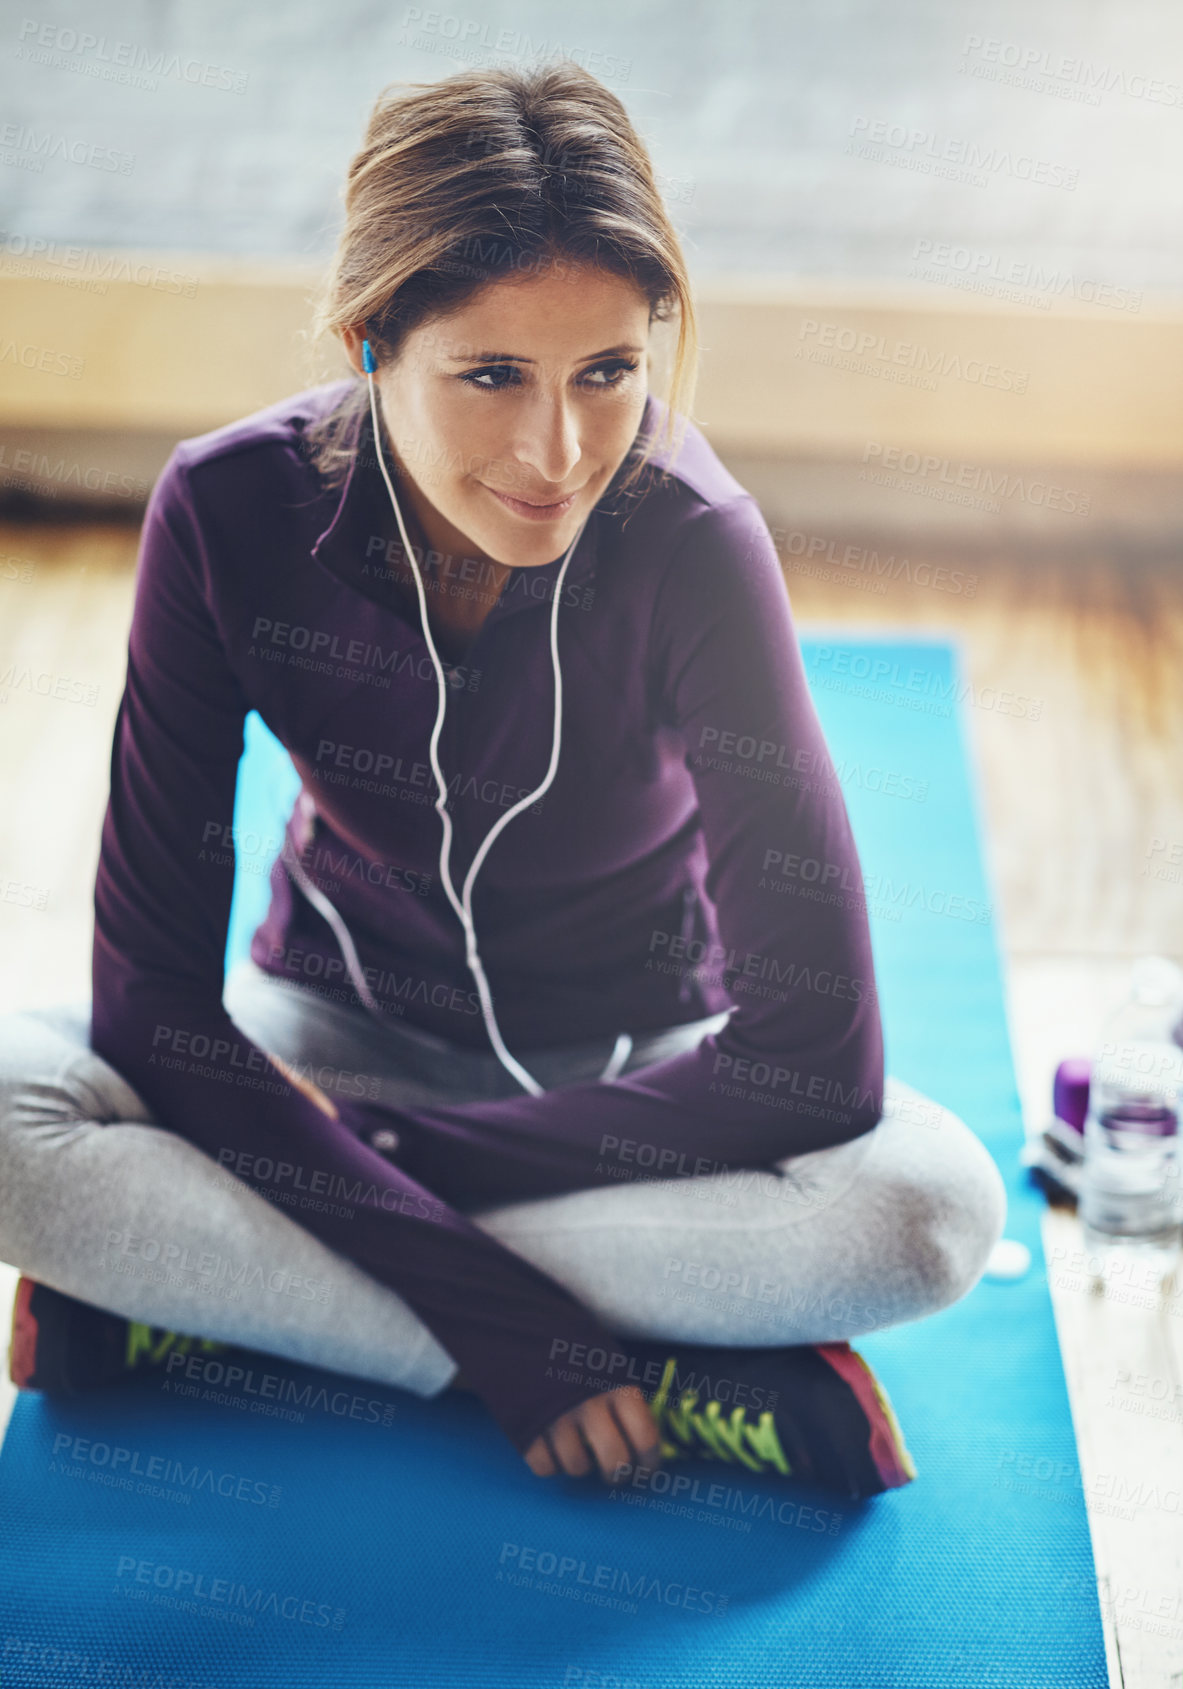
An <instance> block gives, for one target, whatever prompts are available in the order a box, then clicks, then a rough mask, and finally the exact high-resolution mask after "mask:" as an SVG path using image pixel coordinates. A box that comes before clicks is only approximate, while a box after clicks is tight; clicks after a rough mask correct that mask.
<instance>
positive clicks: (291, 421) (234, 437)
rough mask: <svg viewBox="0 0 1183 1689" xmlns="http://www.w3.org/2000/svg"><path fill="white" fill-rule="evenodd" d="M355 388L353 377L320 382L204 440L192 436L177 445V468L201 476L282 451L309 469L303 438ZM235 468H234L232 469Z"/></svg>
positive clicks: (221, 427) (215, 430) (213, 431)
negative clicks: (207, 469) (202, 472)
mask: <svg viewBox="0 0 1183 1689" xmlns="http://www.w3.org/2000/svg"><path fill="white" fill-rule="evenodd" d="M353 386H354V381H353V378H352V377H349V376H347V377H345V378H344V379H342V380H339V381H326V382H321V383H319V384H318V385H317V386H314V387H305V388H302V389H301V390H300V392H298V393H289V394H288V395H287V396H286V397H285V398H282V399H276V400H274V401H273V402H272V403H271V404H269V405H263V406H261V407H260V409H258V410H255V411H251V412H250V413H249V414H248V415H246V416H242V417H237V418H235V419H234V420H233V421H232V422H224V423H222V424H220V425H219V426H218V427H217V428H210V429H208V430H207V431H206V432H205V433H203V434H192V435H188V436H186V437H185V438H184V439H181V440H178V441H177V443H176V445H175V446H174V448H173V452H172V459H173V460H174V461H175V463H176V465H177V467H178V468H182V469H184V470H186V471H190V472H191V471H194V470H198V471H199V470H201V469H202V467H203V466H204V465H207V464H209V465H213V464H227V460H235V459H242V458H244V457H246V456H248V455H250V454H255V453H258V452H260V451H264V450H266V449H267V448H272V449H274V448H276V447H278V448H280V451H281V454H282V456H283V458H284V459H285V460H286V461H287V462H289V463H292V462H298V463H305V462H306V459H307V454H306V452H305V451H304V449H303V436H304V434H305V432H306V430H307V429H308V428H309V427H310V426H311V425H312V424H314V423H318V422H321V421H323V420H324V418H325V417H326V416H328V415H329V414H330V413H331V412H332V411H334V410H335V409H336V408H337V407H338V406H339V405H340V404H341V403H342V401H343V400H344V399H346V398H347V397H348V396H349V393H350V391H351V390H352V388H353ZM228 466H230V467H232V464H231V465H228Z"/></svg>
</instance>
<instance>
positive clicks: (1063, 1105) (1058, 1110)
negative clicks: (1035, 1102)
mask: <svg viewBox="0 0 1183 1689" xmlns="http://www.w3.org/2000/svg"><path fill="white" fill-rule="evenodd" d="M1091 1071H1092V1063H1091V1062H1090V1061H1089V1059H1088V1057H1087V1056H1068V1057H1066V1058H1065V1060H1064V1061H1062V1062H1061V1063H1060V1065H1059V1067H1058V1068H1057V1069H1056V1077H1055V1082H1054V1083H1053V1085H1052V1108H1053V1110H1054V1111H1055V1115H1056V1118H1057V1119H1058V1120H1062V1121H1063V1122H1064V1124H1065V1125H1066V1126H1071V1127H1072V1128H1073V1130H1074V1131H1077V1132H1083V1131H1084V1122H1085V1116H1086V1115H1087V1114H1088V1111H1089V1075H1090V1073H1091Z"/></svg>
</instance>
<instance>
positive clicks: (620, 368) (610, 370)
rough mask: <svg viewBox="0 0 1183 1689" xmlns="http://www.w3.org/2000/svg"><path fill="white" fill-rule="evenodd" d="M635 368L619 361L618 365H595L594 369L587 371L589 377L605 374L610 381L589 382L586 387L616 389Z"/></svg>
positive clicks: (634, 365) (633, 365)
mask: <svg viewBox="0 0 1183 1689" xmlns="http://www.w3.org/2000/svg"><path fill="white" fill-rule="evenodd" d="M636 367H637V366H636V364H630V363H627V362H624V361H621V362H618V363H613V364H597V365H596V367H595V369H592V370H589V371H588V374H589V375H604V374H607V375H609V376H610V377H611V380H609V381H589V382H588V386H589V387H618V386H619V385H620V383H621V382H622V381H623V380H624V378H625V376H626V375H631V374H632V372H633V370H635V369H636Z"/></svg>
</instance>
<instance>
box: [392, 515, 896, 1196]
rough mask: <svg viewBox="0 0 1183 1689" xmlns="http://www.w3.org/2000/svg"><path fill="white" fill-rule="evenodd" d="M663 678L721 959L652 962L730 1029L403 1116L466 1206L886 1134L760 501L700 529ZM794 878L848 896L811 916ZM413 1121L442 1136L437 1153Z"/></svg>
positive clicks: (837, 824) (661, 645) (419, 1166)
mask: <svg viewBox="0 0 1183 1689" xmlns="http://www.w3.org/2000/svg"><path fill="white" fill-rule="evenodd" d="M651 662H652V665H653V682H654V686H655V689H656V692H657V695H658V697H659V699H660V707H661V710H662V712H663V714H664V716H665V719H666V722H667V724H668V725H669V726H671V727H673V728H675V729H676V730H677V731H678V732H679V733H680V735H681V738H682V740H683V741H684V744H685V748H686V749H685V754H686V762H687V766H688V768H689V770H690V773H691V775H692V777H693V780H694V784H695V789H696V793H697V798H698V807H699V814H700V818H701V824H702V831H703V836H704V841H705V845H706V852H707V859H708V868H707V875H706V881H705V888H706V891H707V894H708V896H709V898H710V901H711V902H712V904H713V905H714V909H715V915H716V920H717V927H718V935H719V941H720V942H719V946H718V953H716V954H710V953H708V954H707V955H706V956H704V957H689V956H684V955H683V956H680V955H679V948H680V946H681V944H682V940H681V939H680V938H679V937H678V936H677V935H674V934H670V933H666V934H662V933H659V932H655V933H654V934H653V935H651V940H650V942H651V946H652V948H653V950H654V953H655V955H656V957H657V959H658V960H660V961H661V962H663V963H666V964H669V963H673V964H675V965H678V966H683V967H690V966H693V965H694V962H695V960H696V959H697V960H698V961H700V963H701V965H702V966H703V967H704V968H705V969H706V970H707V971H708V972H710V973H713V974H715V975H718V976H721V977H722V981H723V985H724V989H725V990H726V991H727V992H728V994H729V995H730V996H731V999H732V1001H733V1003H734V1004H735V1008H734V1010H733V1012H732V1014H731V1018H730V1020H729V1021H728V1023H727V1025H726V1026H725V1027H724V1028H723V1029H722V1030H721V1031H720V1032H719V1033H717V1034H712V1035H709V1036H707V1037H705V1038H704V1039H703V1040H702V1041H701V1043H700V1044H699V1045H698V1046H697V1047H696V1048H695V1049H693V1050H691V1051H688V1052H686V1053H683V1054H681V1055H678V1056H674V1057H672V1058H670V1059H668V1060H665V1061H661V1062H658V1063H655V1064H653V1065H651V1066H648V1067H645V1068H642V1069H638V1070H637V1071H636V1072H634V1073H631V1074H627V1075H625V1076H624V1077H622V1078H620V1079H617V1080H615V1081H613V1082H611V1083H608V1084H583V1085H573V1086H568V1087H565V1088H562V1089H560V1090H556V1091H551V1092H549V1093H547V1094H545V1095H543V1096H537V1097H536V1096H530V1095H525V1094H523V1095H522V1096H521V1097H515V1098H510V1099H507V1100H504V1101H497V1102H490V1103H472V1104H467V1103H466V1104H460V1105H455V1106H448V1107H440V1108H432V1109H425V1110H421V1111H418V1112H412V1113H408V1114H407V1115H406V1116H404V1117H403V1118H404V1120H405V1121H407V1122H410V1123H411V1126H412V1130H411V1133H410V1141H409V1145H408V1153H407V1155H406V1157H405V1158H404V1157H403V1156H400V1161H403V1162H404V1165H406V1166H407V1168H408V1169H409V1170H410V1171H412V1172H413V1173H414V1174H415V1176H416V1177H419V1178H422V1179H423V1180H424V1181H425V1182H426V1183H427V1184H430V1185H431V1186H432V1188H433V1189H438V1190H440V1192H441V1194H444V1195H446V1196H447V1197H448V1200H450V1201H455V1202H457V1203H458V1204H460V1205H461V1206H468V1205H472V1204H475V1203H478V1202H481V1201H483V1202H486V1203H488V1204H489V1205H493V1204H494V1203H496V1202H498V1201H502V1200H510V1199H514V1198H528V1197H534V1196H541V1195H544V1194H547V1193H549V1192H554V1191H558V1190H562V1189H567V1188H574V1187H578V1186H583V1185H593V1184H607V1183H612V1182H615V1181H617V1180H619V1179H620V1178H625V1179H628V1178H636V1177H641V1178H645V1177H649V1178H661V1177H670V1176H674V1174H675V1173H678V1174H681V1173H686V1172H689V1173H691V1174H709V1173H713V1172H720V1171H723V1170H724V1169H725V1168H727V1167H729V1166H737V1165H738V1166H745V1165H747V1166H750V1165H756V1166H768V1165H770V1164H771V1163H772V1162H774V1161H777V1160H780V1159H781V1158H783V1157H786V1156H790V1155H796V1154H801V1153H804V1152H806V1151H808V1150H813V1149H817V1148H820V1147H823V1146H826V1145H830V1144H835V1143H841V1142H844V1141H845V1140H847V1139H849V1138H853V1137H857V1136H859V1135H860V1134H861V1133H863V1132H865V1131H867V1130H869V1129H870V1128H871V1127H872V1126H874V1125H875V1123H876V1122H877V1121H878V1119H879V1118H880V1115H881V1112H882V1100H883V1038H882V1029H881V1024H880V1017H879V1005H878V998H877V994H876V990H875V984H874V971H873V963H872V954H871V943H870V932H869V927H868V921H867V914H866V906H865V903H864V900H863V897H862V889H863V888H862V876H861V870H860V866H859V860H858V855H857V851H856V848H855V844H854V839H853V835H852V833H851V829H850V823H849V819H848V816H847V812H846V806H845V802H844V799H843V795H842V790H841V787H840V786H839V784H838V781H837V779H836V776H835V774H834V769H833V764H832V761H831V759H830V756H829V752H828V750H827V747H826V743H825V739H824V737H823V734H822V730H821V726H820V723H819V721H818V717H817V713H816V711H815V709H814V705H813V700H812V698H811V696H810V692H809V688H808V685H807V682H806V678H805V671H804V665H803V662H802V658H801V653H800V649H799V647H798V644H797V638H796V633H795V631H794V626H793V619H792V615H791V611H790V606H789V600H788V594H787V592H786V589H785V584H784V577H783V575H782V573H781V569H780V564H779V560H778V558H777V554H776V549H775V547H774V545H773V542H772V537H771V535H770V534H769V532H768V528H767V525H766V524H765V522H764V520H763V518H762V516H761V515H760V512H759V509H758V507H757V506H756V505H755V503H754V501H753V500H751V499H750V498H749V497H747V496H746V495H745V496H744V497H743V498H741V499H737V500H735V501H733V502H731V503H729V504H727V505H724V506H718V507H704V508H703V509H702V510H701V511H700V512H699V513H697V514H696V516H695V517H694V518H693V519H692V520H691V522H690V524H689V533H688V537H687V539H686V540H685V541H684V542H683V543H682V544H681V545H680V546H679V547H678V548H677V550H676V552H675V553H674V555H673V556H672V557H671V559H670V563H669V567H668V569H667V571H666V574H665V576H664V578H663V580H662V583H661V586H660V589H659V591H658V594H657V601H656V604H655V608H654V616H653V630H652V635H651ZM795 862H796V863H798V864H799V863H803V862H809V863H810V864H815V863H816V864H817V865H818V867H817V868H816V869H814V868H813V867H812V866H810V867H808V868H806V869H805V874H806V875H811V874H814V873H816V874H817V876H818V879H819V880H820V879H821V877H822V875H823V874H824V877H825V884H826V885H827V886H828V887H832V886H841V887H842V888H843V890H842V892H841V893H830V892H827V893H826V894H825V895H810V893H811V891H813V887H812V886H811V885H810V883H809V882H808V880H807V879H805V878H802V877H797V878H796V879H794V878H793V877H792V872H791V870H792V868H793V865H794V863H795ZM786 868H787V869H788V870H789V872H788V873H786ZM803 894H804V895H803ZM362 1106H363V1107H364V1106H365V1105H362ZM416 1120H419V1121H422V1122H424V1123H429V1124H430V1131H427V1132H425V1133H424V1134H423V1135H422V1137H421V1138H420V1137H419V1136H418V1135H416V1134H415V1132H414V1129H413V1123H414V1122H415V1121H416ZM518 1140H520V1143H519V1141H518ZM527 1150H528V1153H527Z"/></svg>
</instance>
